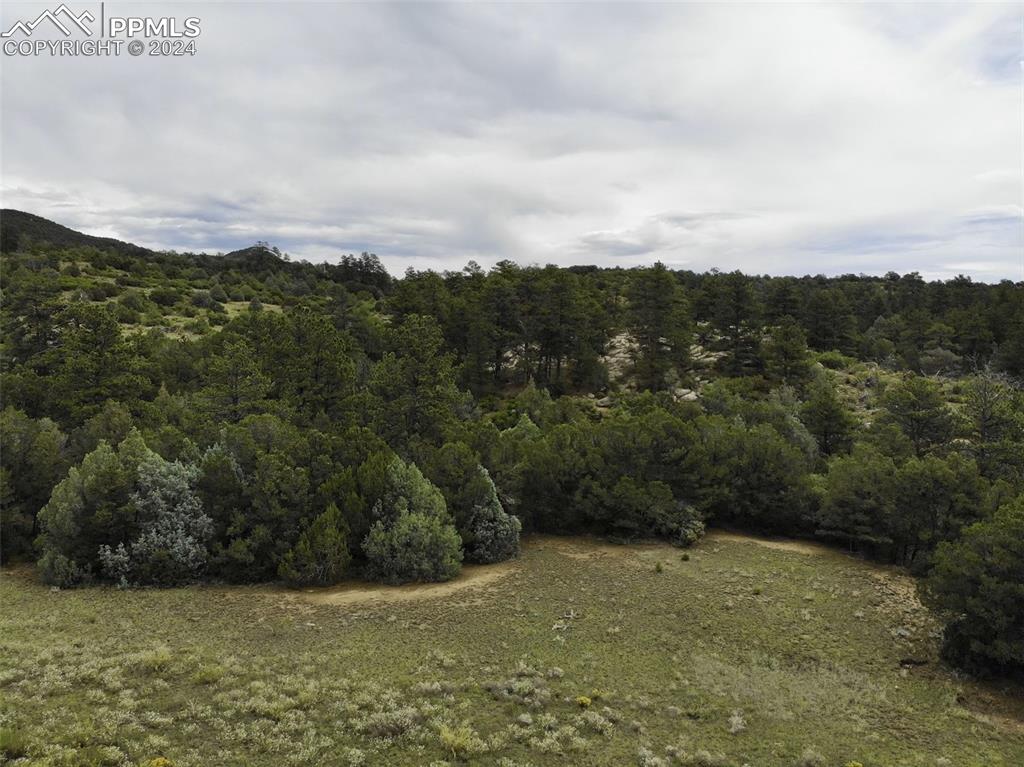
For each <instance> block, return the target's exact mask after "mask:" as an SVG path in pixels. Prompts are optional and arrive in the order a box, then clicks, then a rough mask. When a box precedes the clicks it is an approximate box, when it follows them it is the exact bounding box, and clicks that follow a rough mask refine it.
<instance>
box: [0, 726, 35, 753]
mask: <svg viewBox="0 0 1024 767" xmlns="http://www.w3.org/2000/svg"><path fill="white" fill-rule="evenodd" d="M27 755H28V739H27V738H25V736H24V735H22V734H21V733H20V732H19V731H18V730H15V729H13V728H11V727H4V728H2V729H0V756H2V757H4V760H7V759H11V760H13V759H21V758H22V757H23V756H27Z"/></svg>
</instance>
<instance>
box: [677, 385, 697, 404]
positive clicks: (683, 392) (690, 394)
mask: <svg viewBox="0 0 1024 767" xmlns="http://www.w3.org/2000/svg"><path fill="white" fill-rule="evenodd" d="M672 396H673V397H675V398H676V399H678V400H682V401H683V402H696V401H697V398H698V394H697V392H695V391H694V390H693V389H684V388H683V387H679V388H678V389H673V390H672Z"/></svg>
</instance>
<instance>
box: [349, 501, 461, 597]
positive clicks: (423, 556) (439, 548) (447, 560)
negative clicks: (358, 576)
mask: <svg viewBox="0 0 1024 767" xmlns="http://www.w3.org/2000/svg"><path fill="white" fill-rule="evenodd" d="M461 544H462V541H461V540H460V539H459V534H458V533H456V532H455V528H454V527H453V526H452V525H451V524H448V523H446V522H445V521H444V520H442V519H438V518H437V517H428V516H426V515H424V514H416V513H410V512H406V513H405V514H403V515H402V516H400V517H399V518H398V520H397V521H395V522H394V523H393V524H392V525H391V526H390V527H385V525H384V523H383V522H381V521H377V522H375V523H374V524H373V527H371V528H370V533H369V535H367V536H366V540H365V541H364V542H363V552H364V553H365V554H366V558H367V560H368V566H367V574H368V575H369V576H370V577H371V578H375V579H377V580H382V581H385V582H387V583H395V584H398V583H408V582H410V581H421V582H430V581H447V580H451V579H452V578H454V577H455V576H456V575H458V574H459V569H460V567H461V562H462V545H461Z"/></svg>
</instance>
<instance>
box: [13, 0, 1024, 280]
mask: <svg viewBox="0 0 1024 767" xmlns="http://www.w3.org/2000/svg"><path fill="white" fill-rule="evenodd" d="M40 7H41V6H38V5H33V6H26V5H19V4H12V3H7V4H5V5H4V7H3V9H2V14H0V19H2V22H3V23H4V24H9V23H10V22H11V20H13V19H15V18H18V17H20V16H24V15H29V14H30V13H32V10H33V9H34V10H35V12H36V13H38V9H39V8H40ZM155 7H159V8H161V9H162V10H159V13H167V14H175V15H178V16H184V15H188V14H194V15H198V16H200V17H201V18H202V20H203V34H202V36H201V37H200V38H199V41H198V43H199V55H197V56H196V57H195V58H194V59H187V58H186V59H175V60H160V59H152V60H150V59H148V57H140V58H139V59H128V58H125V57H122V58H119V59H110V60H104V59H98V60H82V59H53V60H51V59H48V58H44V59H24V60H18V59H12V58H10V57H8V58H7V60H5V61H4V62H3V64H4V66H3V71H2V74H0V78H2V86H3V103H2V115H0V120H2V137H0V150H2V158H0V171H2V182H3V203H4V205H5V206H9V207H20V208H24V209H27V210H30V211H32V212H36V213H39V214H41V215H47V216H52V217H53V218H55V219H57V220H58V221H60V222H62V223H65V224H67V225H69V226H74V227H80V228H84V229H86V230H88V231H94V232H98V233H99V232H102V233H103V234H113V235H117V236H120V237H122V238H124V239H129V240H132V241H136V242H139V243H140V244H146V245H151V246H158V247H176V248H180V249H200V248H205V249H208V250H226V249H230V248H232V247H238V246H243V245H246V244H249V243H250V242H252V241H253V240H255V239H268V240H271V241H273V242H276V243H278V244H279V245H280V246H281V247H282V248H284V249H285V250H288V251H290V252H291V253H292V254H294V255H296V256H299V257H307V258H311V259H320V258H330V257H333V256H336V255H339V254H340V253H343V252H349V251H360V250H364V249H365V250H373V251H375V252H377V253H378V254H379V255H381V256H382V257H383V258H384V259H385V262H386V263H387V264H388V265H389V267H391V268H393V269H395V270H396V271H400V270H401V269H403V268H405V266H407V265H409V264H415V265H416V266H417V267H421V268H422V267H424V266H434V267H437V268H458V267H460V266H462V265H463V264H464V263H465V262H466V261H467V260H468V259H470V258H473V259H476V260H477V261H479V262H481V263H483V264H485V265H487V264H491V263H494V262H496V261H498V260H500V259H502V258H512V259H515V260H519V261H521V262H541V263H543V262H549V261H550V262H557V263H599V264H616V263H623V264H633V263H645V262H650V261H653V260H655V259H661V260H664V261H665V262H666V263H670V264H673V265H678V266H685V267H688V268H694V269H706V268H710V267H712V266H717V267H719V268H722V269H733V268H741V269H744V270H747V271H752V272H768V273H800V274H803V273H808V272H810V273H817V272H825V273H843V272H859V271H865V272H885V271H888V270H890V269H892V270H896V271H911V270H918V271H921V272H922V273H924V274H927V275H930V276H935V277H945V276H949V275H950V274H952V273H955V271H956V270H957V269H959V267H964V269H963V271H966V272H968V273H970V274H972V275H973V276H975V277H977V278H979V279H986V280H989V279H998V278H1011V279H1018V280H1019V279H1022V278H1024V228H1022V217H1021V208H1022V199H1021V188H1022V171H1021V168H1022V164H1024V153H1022V146H1021V134H1020V126H1021V124H1022V122H1024V104H1022V98H1021V90H1020V65H1019V56H1020V52H1019V45H1018V46H1017V47H1016V48H1015V47H1014V40H1018V42H1019V39H1018V38H1019V34H1017V33H1019V29H1020V25H1021V21H1022V13H1021V11H1020V8H1019V7H1014V6H999V5H978V6H923V5H913V6H907V5H899V6H877V5H868V6H865V5H839V4H834V5H828V6H811V5H790V6H777V5H772V6H760V5H743V6H736V5H732V6H711V5H696V4H694V5H656V6H655V5H613V6H609V5H600V6H596V5H595V6H589V5H568V4H552V5H522V6H507V5H503V6H500V7H499V6H481V5H453V6H447V5H429V6H427V5H395V6H383V5H347V4H345V5H342V4H320V3H309V4H302V5H300V4H295V3H290V4H245V5H228V4H202V5H189V6H186V5H183V4H178V3H175V4H173V5H172V4H169V3H168V4H166V8H163V6H161V5H160V4H159V3H158V4H156V6H153V5H150V6H148V10H147V13H148V14H149V15H153V13H154V8H155ZM118 12H119V13H120V12H123V13H125V14H126V15H127V14H128V13H130V12H131V11H130V10H129V8H128V7H127V6H124V7H122V5H121V4H120V3H119V4H118ZM1015 35H1016V37H1015ZM1015 58H1016V59H1017V60H1016V61H1015V60H1014V59H1015ZM1011 71H1015V72H1016V76H1010V74H1009V73H1010V72H1011Z"/></svg>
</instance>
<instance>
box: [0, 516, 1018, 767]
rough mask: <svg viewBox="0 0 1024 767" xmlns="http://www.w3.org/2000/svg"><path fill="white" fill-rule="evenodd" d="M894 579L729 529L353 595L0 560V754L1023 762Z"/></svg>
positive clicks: (929, 766)
mask: <svg viewBox="0 0 1024 767" xmlns="http://www.w3.org/2000/svg"><path fill="white" fill-rule="evenodd" d="M658 562H660V563H663V566H662V571H661V572H660V573H658V572H655V563H658ZM490 573H499V574H500V575H495V576H492V575H490ZM908 583H909V581H907V580H906V579H905V578H904V577H903V576H901V575H900V574H899V573H896V572H893V571H890V570H881V569H879V568H875V567H873V566H871V565H868V564H866V563H863V562H859V561H856V560H853V559H849V558H847V557H845V556H843V555H841V554H838V553H836V552H832V551H828V550H820V551H817V552H816V556H813V557H810V556H807V554H806V553H804V552H797V551H793V550H790V549H788V548H786V549H780V548H779V547H767V546H760V545H758V546H754V545H750V543H749V542H747V541H746V540H743V539H737V538H736V537H734V536H729V537H723V536H712V537H711V538H709V539H708V540H707V541H705V542H704V543H702V544H701V545H700V546H698V547H697V548H695V549H693V550H691V552H690V559H689V560H688V561H685V562H684V561H682V560H681V559H680V556H679V552H678V551H675V550H672V549H670V548H668V547H664V546H660V545H644V546H630V547H616V546H610V545H608V544H604V543H599V542H592V541H586V540H581V539H552V538H538V539H534V540H533V541H531V542H530V543H529V545H527V546H526V547H525V550H524V553H523V556H522V558H521V559H520V560H518V561H517V562H515V563H513V564H511V565H506V566H504V567H502V566H498V567H497V568H494V569H493V570H492V569H490V568H481V569H479V573H477V572H476V571H475V570H474V571H471V572H470V573H469V576H468V577H467V578H465V579H463V580H462V581H457V582H455V583H454V584H448V585H447V587H446V590H442V591H436V590H432V589H429V588H428V589H423V588H422V587H408V588H401V589H395V590H393V589H387V590H386V591H382V590H380V589H377V588H376V587H366V588H365V593H366V594H369V595H371V596H369V597H367V598H365V599H364V598H357V597H356V596H353V595H354V594H358V593H359V591H360V589H356V588H354V587H352V586H348V587H346V588H345V589H342V590H340V591H335V592H315V593H312V594H305V593H302V592H298V593H296V592H286V591H284V590H282V589H279V588H274V587H230V588H229V587H213V586H210V587H196V588H188V589H173V590H152V591H127V592H126V591H118V590H116V589H102V588H99V589H88V590H79V591H51V590H50V589H48V588H46V587H44V586H42V585H40V584H38V583H36V582H35V581H34V579H33V577H32V574H31V572H30V571H28V570H25V569H22V570H16V571H10V570H7V571H4V572H3V575H2V577H0V602H2V605H3V608H4V609H3V612H2V615H0V734H2V736H0V750H2V749H5V748H7V746H6V745H5V744H9V745H10V750H9V751H7V752H5V756H4V757H0V761H2V759H3V758H7V759H8V760H9V761H11V763H13V764H19V765H28V764H33V765H77V764H82V765H100V764H109V765H129V764H143V763H145V762H147V761H148V760H153V759H156V758H159V757H165V758H167V759H169V760H170V761H171V762H172V763H173V765H176V766H177V767H183V766H187V765H196V766H197V767H198V766H200V765H202V766H203V767H206V766H207V765H243V764H246V765H248V764H252V765H310V764H326V765H430V764H444V763H447V764H450V765H454V764H457V763H468V764H480V765H501V766H502V767H526V766H527V765H533V767H542V766H543V765H565V764H586V765H595V766H600V765H636V764H649V765H734V766H735V767H740V765H743V764H750V765H756V766H757V767H776V766H777V767H794V765H796V764H799V763H801V762H803V763H807V760H808V759H810V760H812V762H813V760H815V759H817V757H819V756H820V757H821V758H822V759H824V764H826V765H828V766H829V767H832V766H833V765H845V764H847V763H848V762H852V761H858V762H860V763H862V764H863V765H864V766H865V767H891V766H893V765H899V766H900V767H903V766H904V765H905V766H906V767H933V766H934V765H937V764H949V765H952V766H953V767H1010V766H1011V765H1018V764H1024V731H1022V729H1021V727H1020V722H1021V720H1022V709H1024V704H1022V701H1021V699H1020V698H1019V697H1016V698H1015V697H1013V696H1011V695H1010V694H1008V693H1007V692H1001V691H999V690H997V689H993V688H986V687H982V686H980V685H977V684H974V683H971V682H968V681H965V680H958V679H957V678H956V677H955V676H954V675H953V674H952V673H951V672H950V671H949V670H948V669H945V668H944V667H943V666H942V665H941V664H940V663H939V662H938V661H937V659H936V640H935V636H934V627H935V624H934V621H933V620H932V619H931V617H930V616H929V615H928V614H927V612H926V611H925V610H924V608H922V607H921V606H920V604H919V603H917V602H916V600H915V599H913V595H912V591H908V590H907V589H908ZM331 593H334V594H335V595H343V596H342V598H341V599H336V600H332V599H331V598H329V595H330V594H331ZM382 593H386V594H389V595H391V596H382ZM398 594H401V595H402V596H401V597H395V595H398ZM344 595H348V596H344ZM392 597H395V598H392ZM908 656H913V657H914V658H918V659H925V660H927V661H928V663H927V664H926V665H923V666H915V667H914V668H913V669H904V668H901V666H900V660H901V659H902V658H905V657H908ZM942 760H947V761H945V762H943V761H942Z"/></svg>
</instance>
